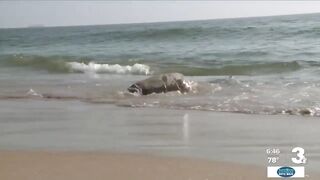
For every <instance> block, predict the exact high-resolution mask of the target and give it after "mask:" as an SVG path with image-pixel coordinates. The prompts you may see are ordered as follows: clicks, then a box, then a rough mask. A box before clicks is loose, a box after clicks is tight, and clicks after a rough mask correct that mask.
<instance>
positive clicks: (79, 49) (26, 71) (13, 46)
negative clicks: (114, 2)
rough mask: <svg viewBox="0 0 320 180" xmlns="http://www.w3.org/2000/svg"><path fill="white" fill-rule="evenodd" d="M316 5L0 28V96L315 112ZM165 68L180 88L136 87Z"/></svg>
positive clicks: (318, 106)
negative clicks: (133, 88) (251, 14)
mask: <svg viewBox="0 0 320 180" xmlns="http://www.w3.org/2000/svg"><path fill="white" fill-rule="evenodd" d="M319 67H320V14H308V15H291V16H275V17H256V18H239V19H220V20H203V21H186V22H164V23H145V24H120V25H96V26H74V27H40V28H37V27H35V28H20V29H19V28H17V29H0V101H1V100H5V101H24V100H29V99H31V100H35V101H49V100H57V101H61V103H63V102H65V101H81V102H84V103H88V104H112V105H115V106H121V107H139V108H145V107H147V108H153V107H154V108H166V109H183V110H198V111H214V112H230V113H245V114H266V115H274V114H289V115H304V116H320V96H319V94H320V79H319V75H320V68H319ZM168 72H180V73H183V74H184V75H185V76H186V77H185V78H186V79H187V80H188V81H189V82H190V83H191V84H192V91H191V92H189V93H186V94H181V93H179V92H170V93H166V94H151V95H148V96H137V95H134V94H130V93H128V92H127V90H126V89H127V88H128V87H129V86H130V85H131V84H133V83H134V82H136V81H139V80H142V79H145V78H147V77H148V76H151V75H156V74H160V73H168Z"/></svg>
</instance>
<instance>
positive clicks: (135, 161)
mask: <svg viewBox="0 0 320 180" xmlns="http://www.w3.org/2000/svg"><path fill="white" fill-rule="evenodd" d="M0 179H3V180H17V179H24V180H29V179H30V180H43V179H46V180H55V179H59V180H61V179H68V180H73V179H74V180H82V179H113V180H128V179H130V180H135V179H136V180H143V179H146V180H147V179H162V180H163V179H166V180H170V179H172V180H179V179H181V180H182V179H184V180H188V179H190V180H191V179H199V180H200V179H201V180H205V179H208V180H210V179H219V180H238V179H239V180H240V179H246V180H251V179H252V180H253V179H266V172H265V168H263V167H256V166H247V165H238V164H231V163H221V162H214V161H205V160H196V159H184V158H167V157H158V156H151V155H141V154H121V153H108V152H45V151H42V152H41V151H37V152H32V151H0Z"/></svg>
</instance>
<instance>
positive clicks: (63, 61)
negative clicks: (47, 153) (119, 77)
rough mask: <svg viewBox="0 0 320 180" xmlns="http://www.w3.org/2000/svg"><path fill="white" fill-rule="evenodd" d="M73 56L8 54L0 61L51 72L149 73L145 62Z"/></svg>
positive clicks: (7, 64)
mask: <svg viewBox="0 0 320 180" xmlns="http://www.w3.org/2000/svg"><path fill="white" fill-rule="evenodd" d="M72 60H75V58H72V57H62V56H50V57H46V56H37V55H9V56H5V57H1V59H0V63H1V64H2V65H3V66H7V67H21V68H31V69H37V70H46V71H48V72H53V73H88V72H90V73H109V74H136V75H149V74H151V73H152V71H151V70H150V67H149V66H148V65H145V64H139V63H136V64H133V65H120V64H107V63H95V62H92V61H89V60H82V59H80V60H78V61H80V62H78V61H72Z"/></svg>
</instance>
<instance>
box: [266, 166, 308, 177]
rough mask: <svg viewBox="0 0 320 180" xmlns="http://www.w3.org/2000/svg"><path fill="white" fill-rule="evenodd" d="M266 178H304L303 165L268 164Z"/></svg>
mask: <svg viewBox="0 0 320 180" xmlns="http://www.w3.org/2000/svg"><path fill="white" fill-rule="evenodd" d="M267 173H268V178H304V177H305V169H304V167H303V166H291V167H289V166H269V167H268V169H267Z"/></svg>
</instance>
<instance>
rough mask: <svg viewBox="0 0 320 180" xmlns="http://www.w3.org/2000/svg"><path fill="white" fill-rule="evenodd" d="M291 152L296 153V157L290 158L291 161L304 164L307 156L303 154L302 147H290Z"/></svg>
mask: <svg viewBox="0 0 320 180" xmlns="http://www.w3.org/2000/svg"><path fill="white" fill-rule="evenodd" d="M292 152H294V153H297V157H298V158H291V160H292V162H293V163H296V164H305V163H306V162H307V158H306V157H305V156H304V149H303V148H301V147H295V148H293V149H292Z"/></svg>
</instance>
